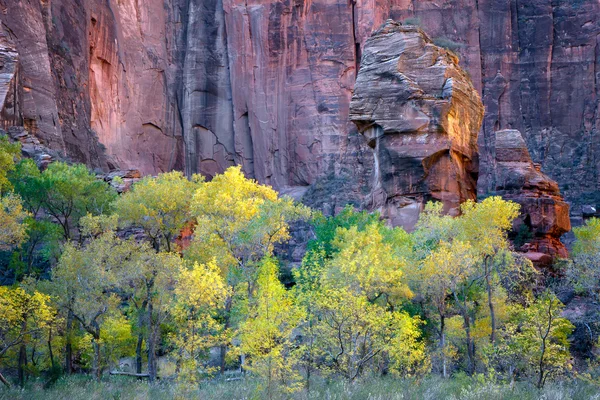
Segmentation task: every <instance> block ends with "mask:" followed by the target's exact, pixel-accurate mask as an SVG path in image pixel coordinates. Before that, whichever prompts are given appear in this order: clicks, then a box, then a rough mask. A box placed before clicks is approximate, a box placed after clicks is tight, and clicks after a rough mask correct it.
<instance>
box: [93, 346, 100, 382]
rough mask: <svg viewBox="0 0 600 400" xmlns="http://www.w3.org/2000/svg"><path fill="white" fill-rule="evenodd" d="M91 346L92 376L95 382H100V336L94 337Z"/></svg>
mask: <svg viewBox="0 0 600 400" xmlns="http://www.w3.org/2000/svg"><path fill="white" fill-rule="evenodd" d="M92 346H93V348H94V360H93V361H92V375H94V377H95V378H96V380H97V381H100V378H101V377H102V372H101V371H100V335H97V336H96V335H94V340H93V341H92Z"/></svg>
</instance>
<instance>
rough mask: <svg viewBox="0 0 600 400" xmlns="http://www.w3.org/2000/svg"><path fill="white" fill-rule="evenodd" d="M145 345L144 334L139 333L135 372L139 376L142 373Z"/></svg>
mask: <svg viewBox="0 0 600 400" xmlns="http://www.w3.org/2000/svg"><path fill="white" fill-rule="evenodd" d="M143 343H144V335H143V334H142V332H139V333H138V337H137V344H136V346H135V372H136V373H138V374H141V373H142V361H143V360H142V345H143Z"/></svg>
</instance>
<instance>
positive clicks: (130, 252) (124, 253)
mask: <svg viewBox="0 0 600 400" xmlns="http://www.w3.org/2000/svg"><path fill="white" fill-rule="evenodd" d="M108 226H110V224H108ZM84 230H85V228H84ZM139 247H140V246H139V244H137V243H136V242H135V240H121V239H119V238H117V236H116V234H115V232H114V231H112V230H110V229H108V228H107V230H106V231H104V232H102V233H99V234H98V235H97V236H96V237H93V238H92V239H90V240H89V242H88V243H87V244H86V245H85V246H79V245H77V244H74V243H71V242H68V243H67V244H66V245H65V249H64V252H63V254H62V255H61V257H60V260H59V262H58V265H57V266H56V267H55V268H54V269H53V271H52V282H51V285H50V286H51V287H50V290H51V291H52V293H53V294H54V295H55V297H56V299H57V304H58V305H59V307H60V308H61V309H63V310H65V312H66V313H68V317H67V324H69V319H70V318H75V319H76V320H77V321H79V323H80V324H81V326H82V327H83V328H84V329H85V330H86V331H87V332H88V333H89V334H90V335H91V336H92V339H93V340H92V345H93V348H94V357H93V363H92V370H93V374H94V375H95V376H96V378H97V379H100V376H101V372H102V365H101V360H100V355H101V351H100V346H101V329H102V325H103V323H104V321H105V319H106V316H107V315H108V314H109V313H110V311H111V310H114V309H116V308H117V306H118V305H119V304H120V298H118V296H117V295H116V291H117V289H118V288H119V286H120V285H121V284H124V283H125V282H123V280H122V279H121V278H122V276H123V271H125V270H127V269H130V268H134V267H135V261H136V260H137V254H138V253H139ZM69 331H70V327H69V326H68V328H67V335H69V334H70V332H69ZM68 345H69V342H68V341H67V346H68ZM66 353H67V357H69V354H68V353H69V351H68V350H67V351H66ZM67 364H68V362H67Z"/></svg>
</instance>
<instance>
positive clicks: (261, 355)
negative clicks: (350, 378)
mask: <svg viewBox="0 0 600 400" xmlns="http://www.w3.org/2000/svg"><path fill="white" fill-rule="evenodd" d="M278 273H279V268H278V266H277V263H276V261H275V260H273V259H271V258H266V259H264V260H263V261H262V263H261V266H260V268H259V271H258V278H257V293H256V296H255V297H254V298H253V299H252V301H251V304H250V306H249V312H248V317H247V318H246V320H245V321H244V322H243V323H242V325H241V327H240V341H241V345H240V346H241V351H242V352H243V354H246V355H247V357H248V360H249V362H248V364H247V365H246V366H245V367H246V368H247V369H249V370H250V371H253V372H255V373H257V374H258V375H259V376H260V377H261V378H262V379H263V380H264V381H265V386H266V387H265V391H266V396H267V397H268V398H269V399H271V398H273V395H274V394H275V391H276V382H280V383H281V384H283V385H285V388H286V391H288V392H293V391H296V390H298V389H300V384H299V378H300V377H299V375H298V373H297V372H296V364H297V361H298V359H297V356H298V354H297V353H295V352H294V338H293V332H294V329H295V328H296V327H297V326H298V324H299V322H300V320H301V319H302V318H304V312H303V310H302V309H301V308H300V307H298V306H297V304H296V303H295V302H294V300H293V298H292V297H291V296H290V293H289V292H288V291H287V290H286V289H285V287H284V286H283V284H282V283H281V282H280V281H279V278H278Z"/></svg>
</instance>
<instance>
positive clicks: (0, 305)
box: [0, 286, 55, 386]
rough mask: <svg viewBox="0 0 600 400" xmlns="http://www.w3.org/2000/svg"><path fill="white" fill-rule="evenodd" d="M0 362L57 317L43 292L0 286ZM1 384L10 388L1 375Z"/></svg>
mask: <svg viewBox="0 0 600 400" xmlns="http://www.w3.org/2000/svg"><path fill="white" fill-rule="evenodd" d="M0 315H1V316H2V318H0V360H1V359H2V357H3V356H4V355H5V354H6V353H7V352H8V351H9V350H10V349H11V348H13V347H15V346H22V345H24V344H25V343H27V342H28V341H29V340H30V337H31V335H33V334H34V333H35V332H38V331H40V330H42V329H44V328H45V327H46V326H47V325H48V324H50V323H51V321H52V320H53V318H54V315H55V312H54V310H53V308H52V307H51V306H50V298H49V297H48V296H47V295H45V294H42V293H39V292H33V293H31V294H30V293H27V292H26V291H25V290H23V289H22V288H20V287H16V288H10V287H7V286H0ZM24 350H25V347H24V346H22V347H21V350H20V351H19V383H20V384H21V385H23V384H24V376H23V370H22V361H23V360H21V358H22V357H23V353H24ZM0 381H1V382H3V383H4V384H5V385H7V386H8V385H9V384H8V381H7V380H6V379H5V378H4V377H3V376H2V375H1V374H0Z"/></svg>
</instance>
